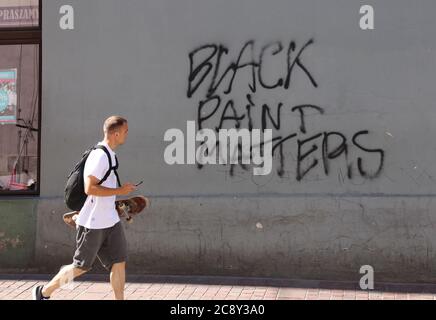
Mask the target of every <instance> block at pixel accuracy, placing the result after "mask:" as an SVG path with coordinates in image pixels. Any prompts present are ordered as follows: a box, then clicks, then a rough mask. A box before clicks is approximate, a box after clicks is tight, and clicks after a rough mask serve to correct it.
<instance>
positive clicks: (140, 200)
mask: <svg viewBox="0 0 436 320" xmlns="http://www.w3.org/2000/svg"><path fill="white" fill-rule="evenodd" d="M149 206H150V200H149V199H148V198H146V197H143V196H136V197H133V198H129V199H124V200H117V201H115V209H116V210H117V212H118V215H119V216H120V218H125V219H126V221H127V222H128V223H132V222H133V218H134V217H135V216H137V215H138V214H140V213H141V212H142V211H143V210H144V209H145V208H148V207H149ZM78 216H79V212H77V211H74V212H69V213H66V214H64V215H63V220H64V222H65V223H66V224H67V225H69V226H70V227H72V228H76V219H77V217H78Z"/></svg>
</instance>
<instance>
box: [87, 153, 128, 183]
mask: <svg viewBox="0 0 436 320" xmlns="http://www.w3.org/2000/svg"><path fill="white" fill-rule="evenodd" d="M96 149H100V150H103V151H104V152H105V153H106V155H107V158H108V160H109V170H108V171H107V172H106V174H105V175H104V177H103V178H102V179H101V180H100V182H99V183H98V185H102V184H103V183H104V182H105V181H106V180H107V178H109V175H110V174H111V171H114V173H115V176H116V177H117V183H118V186H119V187H121V182H120V177H119V176H118V172H117V169H118V158H117V157H116V156H115V160H116V164H115V167H112V157H111V155H110V153H109V151H108V150H107V149H106V147H105V146H102V145H98V146H95V147H94V150H96Z"/></svg>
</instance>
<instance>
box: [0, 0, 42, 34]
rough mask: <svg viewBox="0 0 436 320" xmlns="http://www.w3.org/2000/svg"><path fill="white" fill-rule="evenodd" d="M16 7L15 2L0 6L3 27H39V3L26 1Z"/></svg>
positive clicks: (7, 2) (1, 25)
mask: <svg viewBox="0 0 436 320" xmlns="http://www.w3.org/2000/svg"><path fill="white" fill-rule="evenodd" d="M24 2H25V4H23V2H20V5H14V1H12V2H11V1H5V3H3V1H2V4H0V28H1V27H36V26H38V25H39V7H38V3H37V1H24Z"/></svg>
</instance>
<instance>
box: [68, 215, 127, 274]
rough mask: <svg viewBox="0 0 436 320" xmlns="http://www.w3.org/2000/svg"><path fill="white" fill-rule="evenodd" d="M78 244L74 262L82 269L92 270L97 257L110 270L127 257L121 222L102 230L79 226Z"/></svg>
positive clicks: (75, 265)
mask: <svg viewBox="0 0 436 320" xmlns="http://www.w3.org/2000/svg"><path fill="white" fill-rule="evenodd" d="M76 244H77V249H76V253H75V254H74V258H73V264H74V267H76V268H79V269H82V270H86V271H89V270H91V269H92V266H93V265H94V262H95V258H98V260H100V262H101V264H102V265H103V267H105V268H106V269H107V270H108V271H110V270H111V268H112V265H114V264H116V263H121V262H125V261H126V259H127V243H126V236H125V235H124V228H123V225H122V224H121V222H118V223H117V224H116V225H114V226H113V227H111V228H107V229H101V230H96V229H87V228H85V227H82V226H78V227H77V235H76Z"/></svg>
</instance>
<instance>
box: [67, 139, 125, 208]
mask: <svg viewBox="0 0 436 320" xmlns="http://www.w3.org/2000/svg"><path fill="white" fill-rule="evenodd" d="M96 149H101V150H103V151H104V152H105V153H106V155H107V157H108V160H109V170H108V171H107V172H106V174H105V175H104V177H103V179H101V181H100V182H99V183H98V184H99V185H101V184H103V183H104V182H105V181H106V180H107V178H109V175H110V174H111V171H112V170H113V171H114V173H115V175H116V177H117V182H118V186H120V187H121V183H120V178H119V176H118V173H117V169H118V159H117V157H115V160H116V165H115V167H112V157H111V156H110V154H109V151H108V150H107V149H106V147H105V146H102V145H97V146H95V147H92V148H91V149H88V150H86V151H85V153H84V154H83V156H82V160H80V161H79V162H78V163H77V164H76V166H75V167H74V170H73V171H72V172H71V173H70V175H69V176H68V180H67V184H66V186H65V204H66V205H67V207H68V208H69V209H70V210H72V211H80V210H82V208H83V205H84V204H85V202H86V199H87V198H88V196H87V195H86V193H85V183H84V180H83V171H84V170H85V163H86V160H87V159H88V156H89V154H90V153H91V151H93V150H96Z"/></svg>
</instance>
